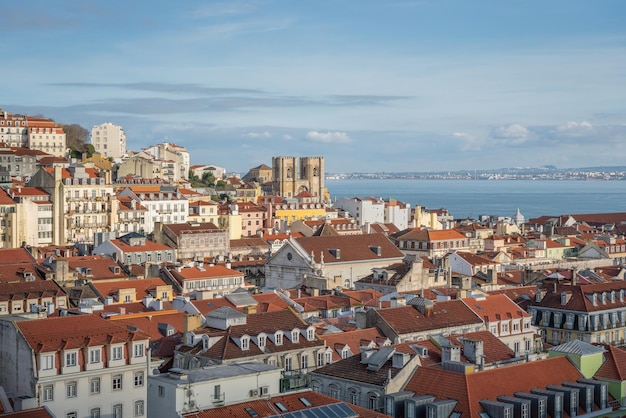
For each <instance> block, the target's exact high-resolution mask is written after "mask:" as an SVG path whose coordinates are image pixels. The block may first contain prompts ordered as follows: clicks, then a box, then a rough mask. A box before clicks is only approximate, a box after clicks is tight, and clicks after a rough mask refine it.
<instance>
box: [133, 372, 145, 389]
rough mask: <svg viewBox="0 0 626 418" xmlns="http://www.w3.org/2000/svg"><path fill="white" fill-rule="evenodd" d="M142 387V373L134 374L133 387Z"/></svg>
mask: <svg viewBox="0 0 626 418" xmlns="http://www.w3.org/2000/svg"><path fill="white" fill-rule="evenodd" d="M137 386H143V372H137V373H135V387H137Z"/></svg>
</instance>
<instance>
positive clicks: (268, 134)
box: [243, 131, 272, 139]
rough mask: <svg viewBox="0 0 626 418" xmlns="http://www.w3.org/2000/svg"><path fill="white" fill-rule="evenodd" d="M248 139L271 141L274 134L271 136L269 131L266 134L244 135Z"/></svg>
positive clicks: (253, 133)
mask: <svg viewBox="0 0 626 418" xmlns="http://www.w3.org/2000/svg"><path fill="white" fill-rule="evenodd" d="M243 136H244V137H246V138H262V139H269V138H271V137H272V134H270V133H269V132H267V131H264V132H248V133H247V134H244V135H243Z"/></svg>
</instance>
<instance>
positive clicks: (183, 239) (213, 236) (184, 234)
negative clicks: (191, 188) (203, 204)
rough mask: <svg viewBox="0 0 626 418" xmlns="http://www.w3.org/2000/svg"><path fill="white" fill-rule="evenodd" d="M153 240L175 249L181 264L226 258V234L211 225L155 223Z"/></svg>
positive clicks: (227, 240) (227, 242)
mask: <svg viewBox="0 0 626 418" xmlns="http://www.w3.org/2000/svg"><path fill="white" fill-rule="evenodd" d="M153 235H154V240H155V241H156V242H158V243H161V244H165V245H168V246H170V247H171V248H175V249H176V253H177V256H178V259H179V260H181V261H182V262H188V261H204V259H205V258H212V257H216V256H224V257H225V256H227V255H228V252H229V239H228V233H227V232H226V231H223V230H221V229H219V228H218V227H217V226H215V225H214V224H212V223H193V222H185V223H166V224H163V223H160V222H159V223H157V224H156V225H155V229H154V234H153Z"/></svg>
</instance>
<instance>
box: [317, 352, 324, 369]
mask: <svg viewBox="0 0 626 418" xmlns="http://www.w3.org/2000/svg"><path fill="white" fill-rule="evenodd" d="M323 365H324V353H323V352H319V353H317V367H321V366H323Z"/></svg>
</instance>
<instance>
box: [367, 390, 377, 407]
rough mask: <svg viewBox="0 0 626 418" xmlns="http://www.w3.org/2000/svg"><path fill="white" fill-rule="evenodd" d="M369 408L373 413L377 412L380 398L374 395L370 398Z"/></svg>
mask: <svg viewBox="0 0 626 418" xmlns="http://www.w3.org/2000/svg"><path fill="white" fill-rule="evenodd" d="M368 408H369V409H371V410H373V411H376V410H377V409H378V396H376V395H375V394H373V393H372V394H371V395H370V397H369V403H368Z"/></svg>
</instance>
